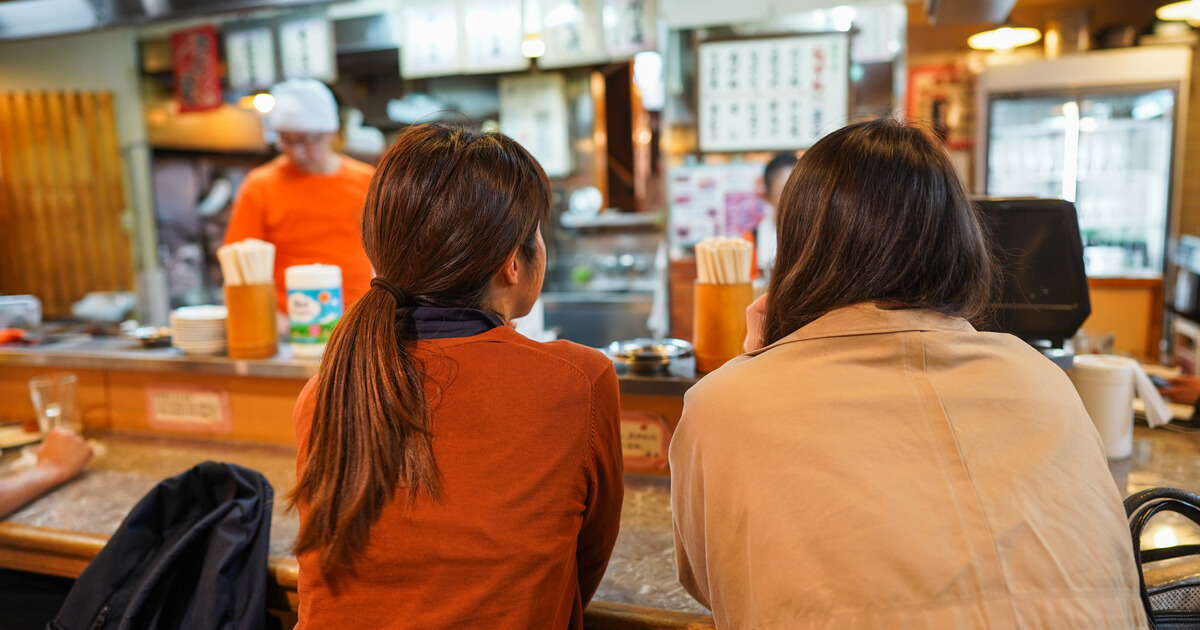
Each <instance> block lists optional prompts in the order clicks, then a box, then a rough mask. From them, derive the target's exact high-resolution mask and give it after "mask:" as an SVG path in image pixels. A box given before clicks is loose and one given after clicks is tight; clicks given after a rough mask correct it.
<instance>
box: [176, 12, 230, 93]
mask: <svg viewBox="0 0 1200 630" xmlns="http://www.w3.org/2000/svg"><path fill="white" fill-rule="evenodd" d="M171 65H172V66H173V67H174V70H175V99H176V100H177V101H179V111H181V112H196V111H204V110H208V109H216V108H218V107H220V106H221V69H220V65H219V63H218V59H217V29H216V28H214V27H213V26H212V25H211V24H209V25H205V26H199V27H196V28H190V29H187V30H183V31H176V32H174V33H171Z"/></svg>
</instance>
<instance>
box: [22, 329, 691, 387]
mask: <svg viewBox="0 0 1200 630" xmlns="http://www.w3.org/2000/svg"><path fill="white" fill-rule="evenodd" d="M5 365H11V366H22V367H49V368H57V369H72V368H73V369H94V370H120V371H129V372H159V373H162V372H168V373H177V374H179V373H182V374H213V375H220V376H248V377H256V378H283V379H304V380H307V379H309V378H311V377H312V376H313V375H314V374H316V372H317V364H316V363H315V362H312V361H304V360H301V359H297V358H295V357H293V356H292V350H291V348H290V347H289V346H288V344H280V346H279V354H277V355H275V356H274V357H270V358H266V359H231V358H229V357H225V356H196V355H185V354H183V352H182V351H180V350H179V349H178V348H143V347H142V346H141V345H140V344H139V343H138V342H136V341H130V340H126V339H122V338H120V337H93V338H91V339H87V340H82V341H74V342H71V341H67V342H60V343H55V344H52V345H46V346H15V345H3V346H0V367H2V366H5ZM617 374H618V378H619V380H620V385H621V393H622V394H627V395H640V396H683V393H684V392H686V391H687V389H688V388H689V387H691V386H692V384H694V383H695V382H696V377H695V362H694V361H693V360H692V359H684V360H682V361H679V362H676V363H674V364H672V366H671V368H670V371H669V372H667V373H664V374H660V375H652V376H641V375H635V374H630V373H629V371H628V370H627V369H626V368H625V367H624V366H617Z"/></svg>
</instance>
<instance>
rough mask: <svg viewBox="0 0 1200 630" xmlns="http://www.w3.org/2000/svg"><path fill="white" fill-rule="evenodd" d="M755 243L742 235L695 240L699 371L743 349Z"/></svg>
mask: <svg viewBox="0 0 1200 630" xmlns="http://www.w3.org/2000/svg"><path fill="white" fill-rule="evenodd" d="M753 251H754V248H753V246H752V245H751V244H750V243H749V242H748V241H746V240H743V239H740V238H729V237H716V238H706V239H704V240H702V241H700V242H699V243H696V276H697V279H696V284H695V287H694V290H695V296H694V298H695V299H694V300H693V304H694V308H695V313H694V331H693V337H694V339H693V344H694V348H695V354H696V371H698V372H711V371H713V370H715V369H717V368H718V367H721V365H722V364H724V363H725V362H726V361H728V360H729V359H732V358H733V357H736V356H737V355H739V354H741V352H742V342H743V341H744V339H745V337H746V307H748V306H750V302H751V301H752V300H753V297H754V288H753V285H751V283H750V271H751V262H752V259H753Z"/></svg>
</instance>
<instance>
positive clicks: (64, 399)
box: [29, 372, 82, 435]
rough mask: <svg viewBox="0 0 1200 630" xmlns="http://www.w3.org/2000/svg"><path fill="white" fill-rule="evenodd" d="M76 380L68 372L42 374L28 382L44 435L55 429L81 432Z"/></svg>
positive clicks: (39, 424)
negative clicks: (60, 428) (62, 428)
mask: <svg viewBox="0 0 1200 630" xmlns="http://www.w3.org/2000/svg"><path fill="white" fill-rule="evenodd" d="M76 381H77V378H76V377H75V375H74V374H71V373H69V372H55V373H52V374H43V375H41V376H35V377H33V378H31V379H29V395H30V398H32V399H33V408H34V410H35V411H36V412H37V421H38V429H39V430H41V432H42V434H43V435H45V434H47V433H49V432H50V431H53V430H54V429H56V428H58V427H64V428H67V429H70V430H72V431H74V432H76V433H79V432H80V429H82V423H81V422H80V418H79V407H78V404H77V402H76V400H75V383H76Z"/></svg>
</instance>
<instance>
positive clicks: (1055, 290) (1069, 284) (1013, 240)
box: [976, 199, 1092, 344]
mask: <svg viewBox="0 0 1200 630" xmlns="http://www.w3.org/2000/svg"><path fill="white" fill-rule="evenodd" d="M976 203H978V204H979V209H980V210H981V211H982V214H983V217H984V222H985V224H986V226H987V228H988V231H989V233H990V235H991V239H992V245H993V248H994V251H995V252H996V256H997V260H998V262H999V263H1000V270H1001V273H1002V276H1003V285H1002V287H1003V288H1002V289H1001V291H1000V294H999V296H998V299H997V300H996V303H995V304H994V312H993V314H992V317H991V320H992V321H991V325H990V326H989V327H990V328H991V329H992V330H997V331H1001V332H1007V333H1011V334H1013V335H1016V336H1017V337H1020V338H1022V339H1026V340H1029V341H1037V340H1048V341H1050V342H1052V343H1055V344H1058V343H1061V342H1062V341H1063V340H1065V339H1069V338H1071V337H1072V336H1074V334H1075V332H1076V331H1077V330H1079V327H1080V326H1081V325H1082V324H1083V321H1084V320H1085V319H1087V316H1088V315H1089V314H1090V313H1091V312H1092V307H1091V302H1090V301H1089V299H1088V285H1087V275H1086V274H1085V272H1084V268H1083V243H1082V242H1081V240H1080V237H1079V221H1078V219H1077V218H1076V215H1075V206H1074V205H1072V204H1071V203H1070V202H1067V201H1063V200H1061V199H979V200H976Z"/></svg>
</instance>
